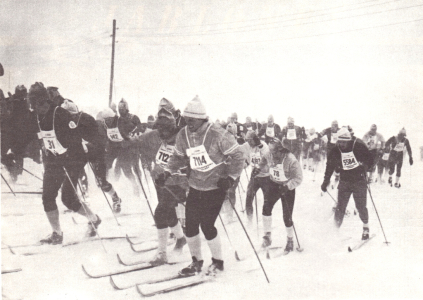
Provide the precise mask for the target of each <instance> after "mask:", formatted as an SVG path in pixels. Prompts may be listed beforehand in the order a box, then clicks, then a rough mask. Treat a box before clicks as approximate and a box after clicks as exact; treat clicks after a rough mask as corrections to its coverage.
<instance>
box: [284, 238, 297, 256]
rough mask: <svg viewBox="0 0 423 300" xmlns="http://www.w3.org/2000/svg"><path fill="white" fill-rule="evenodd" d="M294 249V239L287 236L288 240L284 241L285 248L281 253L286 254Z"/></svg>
mask: <svg viewBox="0 0 423 300" xmlns="http://www.w3.org/2000/svg"><path fill="white" fill-rule="evenodd" d="M292 251H294V241H293V239H292V237H291V238H290V237H288V240H287V242H286V246H285V250H283V255H287V254H288V253H289V252H292Z"/></svg>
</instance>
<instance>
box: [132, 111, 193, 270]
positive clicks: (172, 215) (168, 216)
mask: <svg viewBox="0 0 423 300" xmlns="http://www.w3.org/2000/svg"><path fill="white" fill-rule="evenodd" d="M160 107H161V108H160V109H159V112H158V114H157V120H156V124H155V127H156V128H157V129H155V130H152V131H150V132H147V133H145V134H143V135H142V136H141V137H140V138H139V140H140V141H139V147H140V150H141V155H142V156H145V158H146V160H148V161H152V160H154V168H153V169H152V171H151V175H152V177H153V178H154V179H155V183H156V192H157V199H158V204H157V207H156V210H155V212H154V221H155V223H156V228H157V235H158V248H157V253H156V255H155V257H154V258H153V259H152V260H151V261H150V263H152V264H154V265H161V264H165V263H167V239H168V236H169V229H170V231H171V232H172V233H173V234H174V236H175V237H176V245H175V248H174V251H177V252H180V251H182V248H183V246H184V245H185V244H186V239H185V236H184V234H183V232H182V227H181V224H180V223H179V222H178V217H177V214H176V207H177V206H178V202H179V203H184V202H185V200H186V191H187V188H188V180H187V177H186V174H185V173H184V174H183V173H181V171H178V172H177V174H175V176H172V177H170V178H169V179H168V180H167V181H165V180H163V179H164V178H165V177H164V175H163V173H164V172H165V171H164V170H165V169H164V168H166V167H167V165H168V163H169V160H170V158H171V157H172V155H173V153H174V151H173V150H174V148H175V141H176V135H177V133H178V131H179V129H178V128H177V127H176V120H175V117H174V115H173V113H172V112H171V111H169V110H167V109H166V108H165V107H163V106H160Z"/></svg>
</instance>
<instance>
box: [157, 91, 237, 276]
mask: <svg viewBox="0 0 423 300" xmlns="http://www.w3.org/2000/svg"><path fill="white" fill-rule="evenodd" d="M182 116H183V117H184V118H185V121H186V122H187V126H186V127H185V128H183V129H181V131H179V133H178V135H177V137H176V146H175V149H174V154H173V156H172V157H171V158H170V161H169V164H168V166H167V168H168V171H167V172H164V173H163V175H161V176H160V177H163V179H161V180H164V181H166V179H167V178H168V177H170V176H171V175H170V174H172V173H175V172H177V171H178V170H179V169H180V168H181V167H184V166H187V165H188V161H189V166H190V175H189V179H188V182H189V187H190V188H189V192H188V197H187V202H186V236H187V242H188V246H189V249H190V252H191V256H192V263H191V264H190V265H189V266H188V267H186V268H183V269H182V270H181V271H180V274H181V275H193V274H195V273H197V272H200V271H201V268H202V265H203V258H202V254H201V239H200V235H199V227H201V230H202V231H203V233H204V235H205V237H206V240H207V243H208V245H209V248H210V252H211V254H212V264H211V265H210V266H209V268H208V272H207V273H208V274H213V273H217V272H219V271H223V268H224V267H223V256H222V250H221V243H220V237H219V235H218V232H217V229H216V227H215V226H214V224H215V221H216V218H217V217H218V215H219V212H220V209H221V207H222V203H223V200H224V199H225V194H226V192H227V190H228V189H229V188H230V187H231V186H232V185H233V184H234V182H235V180H236V179H237V178H238V177H239V176H240V174H241V171H242V167H243V164H244V158H243V153H242V152H241V151H240V150H239V147H238V143H237V142H236V141H235V139H234V138H233V136H232V135H231V134H229V133H228V132H227V131H225V130H224V129H222V128H219V127H217V126H216V125H213V124H212V123H210V122H209V121H208V117H207V114H206V109H205V107H204V105H203V103H202V102H201V100H200V99H199V98H198V96H196V97H195V98H194V99H193V100H191V101H190V102H188V105H187V107H186V108H185V110H184V112H183V115H182ZM229 156H230V157H231V161H230V163H228V161H227V160H229ZM226 163H228V164H226ZM160 177H159V178H160Z"/></svg>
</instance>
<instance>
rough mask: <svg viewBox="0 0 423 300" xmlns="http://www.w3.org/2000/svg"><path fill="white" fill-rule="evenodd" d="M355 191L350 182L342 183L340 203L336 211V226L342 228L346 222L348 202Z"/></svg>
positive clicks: (339, 195)
mask: <svg viewBox="0 0 423 300" xmlns="http://www.w3.org/2000/svg"><path fill="white" fill-rule="evenodd" d="M352 192H353V190H352V188H351V183H350V182H345V181H342V182H340V183H339V186H338V203H337V205H336V209H335V224H336V226H337V227H341V225H342V222H343V220H344V215H345V210H346V209H347V205H348V201H349V200H350V197H351V194H352Z"/></svg>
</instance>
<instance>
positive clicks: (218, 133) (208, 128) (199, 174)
mask: <svg viewBox="0 0 423 300" xmlns="http://www.w3.org/2000/svg"><path fill="white" fill-rule="evenodd" d="M201 145H203V146H204V148H205V150H206V152H207V153H206V154H207V155H206V154H205V155H204V156H207V158H206V162H207V163H209V162H210V160H211V163H212V164H214V167H213V168H211V169H209V170H207V171H205V172H204V171H200V170H194V169H193V161H194V158H193V157H194V156H193V155H192V153H191V151H193V148H194V147H201ZM204 156H203V157H204ZM228 157H231V161H230V162H228V164H225V163H224V162H225V161H226V160H227V159H228ZM208 158H210V160H208ZM186 166H190V169H191V170H190V171H189V173H190V176H189V179H188V182H189V185H190V187H192V188H194V189H197V190H200V191H208V190H214V189H217V188H218V187H217V181H218V180H219V179H220V178H221V177H222V178H225V177H227V176H230V177H232V179H234V180H235V179H237V178H238V177H239V176H240V174H241V172H242V169H243V166H244V154H243V151H242V150H241V149H240V148H239V145H238V143H237V142H236V141H235V138H234V137H233V135H232V134H230V133H229V132H227V131H226V130H224V129H223V128H221V127H219V126H217V125H215V124H211V123H209V122H205V123H204V124H203V125H201V127H200V128H199V129H198V130H197V131H196V132H190V131H189V130H188V129H187V127H184V128H182V129H181V130H180V131H179V132H178V134H177V136H176V145H175V149H174V154H173V156H172V157H171V158H170V160H169V163H168V165H167V170H168V171H169V172H170V173H175V172H177V171H178V170H179V169H181V168H183V167H186Z"/></svg>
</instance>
